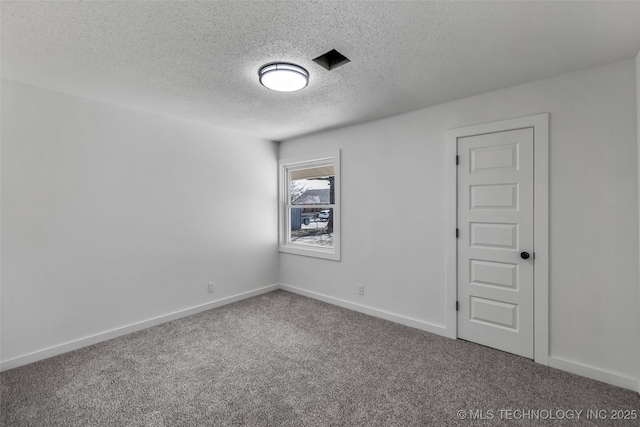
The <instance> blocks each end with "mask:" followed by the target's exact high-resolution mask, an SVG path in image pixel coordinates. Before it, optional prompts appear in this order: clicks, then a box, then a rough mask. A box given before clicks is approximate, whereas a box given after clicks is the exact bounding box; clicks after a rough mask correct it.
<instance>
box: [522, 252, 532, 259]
mask: <svg viewBox="0 0 640 427" xmlns="http://www.w3.org/2000/svg"><path fill="white" fill-rule="evenodd" d="M529 256H530V255H529V252H520V258H522V259H529Z"/></svg>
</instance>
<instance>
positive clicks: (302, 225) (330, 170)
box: [279, 151, 340, 261]
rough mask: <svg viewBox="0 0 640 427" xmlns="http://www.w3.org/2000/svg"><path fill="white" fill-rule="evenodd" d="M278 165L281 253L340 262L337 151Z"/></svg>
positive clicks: (338, 161)
mask: <svg viewBox="0 0 640 427" xmlns="http://www.w3.org/2000/svg"><path fill="white" fill-rule="evenodd" d="M279 165H280V209H279V218H280V252H286V253H291V254H297V255H306V256H312V257H317V258H325V259H331V260H335V261H340V152H339V151H335V152H332V153H329V154H325V155H319V156H313V157H305V158H298V159H287V160H280V163H279Z"/></svg>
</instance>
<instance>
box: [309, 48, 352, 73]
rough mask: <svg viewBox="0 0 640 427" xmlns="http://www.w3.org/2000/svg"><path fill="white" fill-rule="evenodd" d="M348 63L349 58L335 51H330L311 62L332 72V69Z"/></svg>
mask: <svg viewBox="0 0 640 427" xmlns="http://www.w3.org/2000/svg"><path fill="white" fill-rule="evenodd" d="M349 61H350V59H349V58H347V57H346V56H344V55H343V54H341V53H340V52H338V51H337V50H335V49H332V50H330V51H329V52H327V53H325V54H324V55H320V56H318V57H317V58H315V59H314V60H313V62H315V63H316V64H318V65H320V66H322V67H323V68H325V69H327V70H329V71H331V70H333V69H334V68H338V67H339V66H341V65H344V64H346V63H347V62H349Z"/></svg>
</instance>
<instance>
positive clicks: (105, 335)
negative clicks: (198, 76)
mask: <svg viewBox="0 0 640 427" xmlns="http://www.w3.org/2000/svg"><path fill="white" fill-rule="evenodd" d="M279 288H280V286H279V285H270V286H265V287H263V288H259V289H255V290H253V291H249V292H243V293H241V294H237V295H233V296H230V297H227V298H222V299H220V300H217V301H212V302H208V303H206V304H202V305H197V306H195V307H190V308H187V309H184V310H179V311H174V312H173V313H169V314H165V315H162V316H158V317H154V318H152V319H148V320H143V321H142V322H137V323H133V324H130V325H127V326H123V327H121V328H116V329H111V330H109V331H105V332H101V333H99V334H95V335H91V336H88V337H85V338H80V339H77V340H74V341H69V342H66V343H64V344H60V345H56V346H53V347H49V348H46V349H44V350H38V351H34V352H33V353H29V354H25V355H23V356H18V357H15V358H13V359H9V360H4V361H1V362H0V372H2V371H7V370H9V369H13V368H17V367H18V366H22V365H26V364H29V363H33V362H37V361H39V360H43V359H47V358H49V357H53V356H57V355H59V354H62V353H67V352H69V351H73V350H77V349H79V348H82V347H86V346H89V345H93V344H97V343H99V342H102V341H106V340H110V339H113V338H117V337H120V336H123V335H127V334H130V333H132V332H137V331H140V330H142V329H147V328H150V327H152V326H156V325H160V324H162V323H166V322H170V321H172V320H175V319H179V318H181V317H186V316H191V315H192V314H196V313H200V312H201V311H206V310H210V309H212V308H216V307H221V306H223V305H227V304H231V303H234V302H237V301H241V300H243V299H247V298H251V297H254V296H257V295H261V294H265V293H267V292H271V291H275V290H276V289H279Z"/></svg>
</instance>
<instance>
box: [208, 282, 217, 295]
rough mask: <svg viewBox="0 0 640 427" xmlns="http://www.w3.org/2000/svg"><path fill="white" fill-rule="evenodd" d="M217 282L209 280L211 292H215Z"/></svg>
mask: <svg viewBox="0 0 640 427" xmlns="http://www.w3.org/2000/svg"><path fill="white" fill-rule="evenodd" d="M215 284H216V283H215V282H209V293H211V292H213V290H214V289H213V288H214V286H215Z"/></svg>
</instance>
